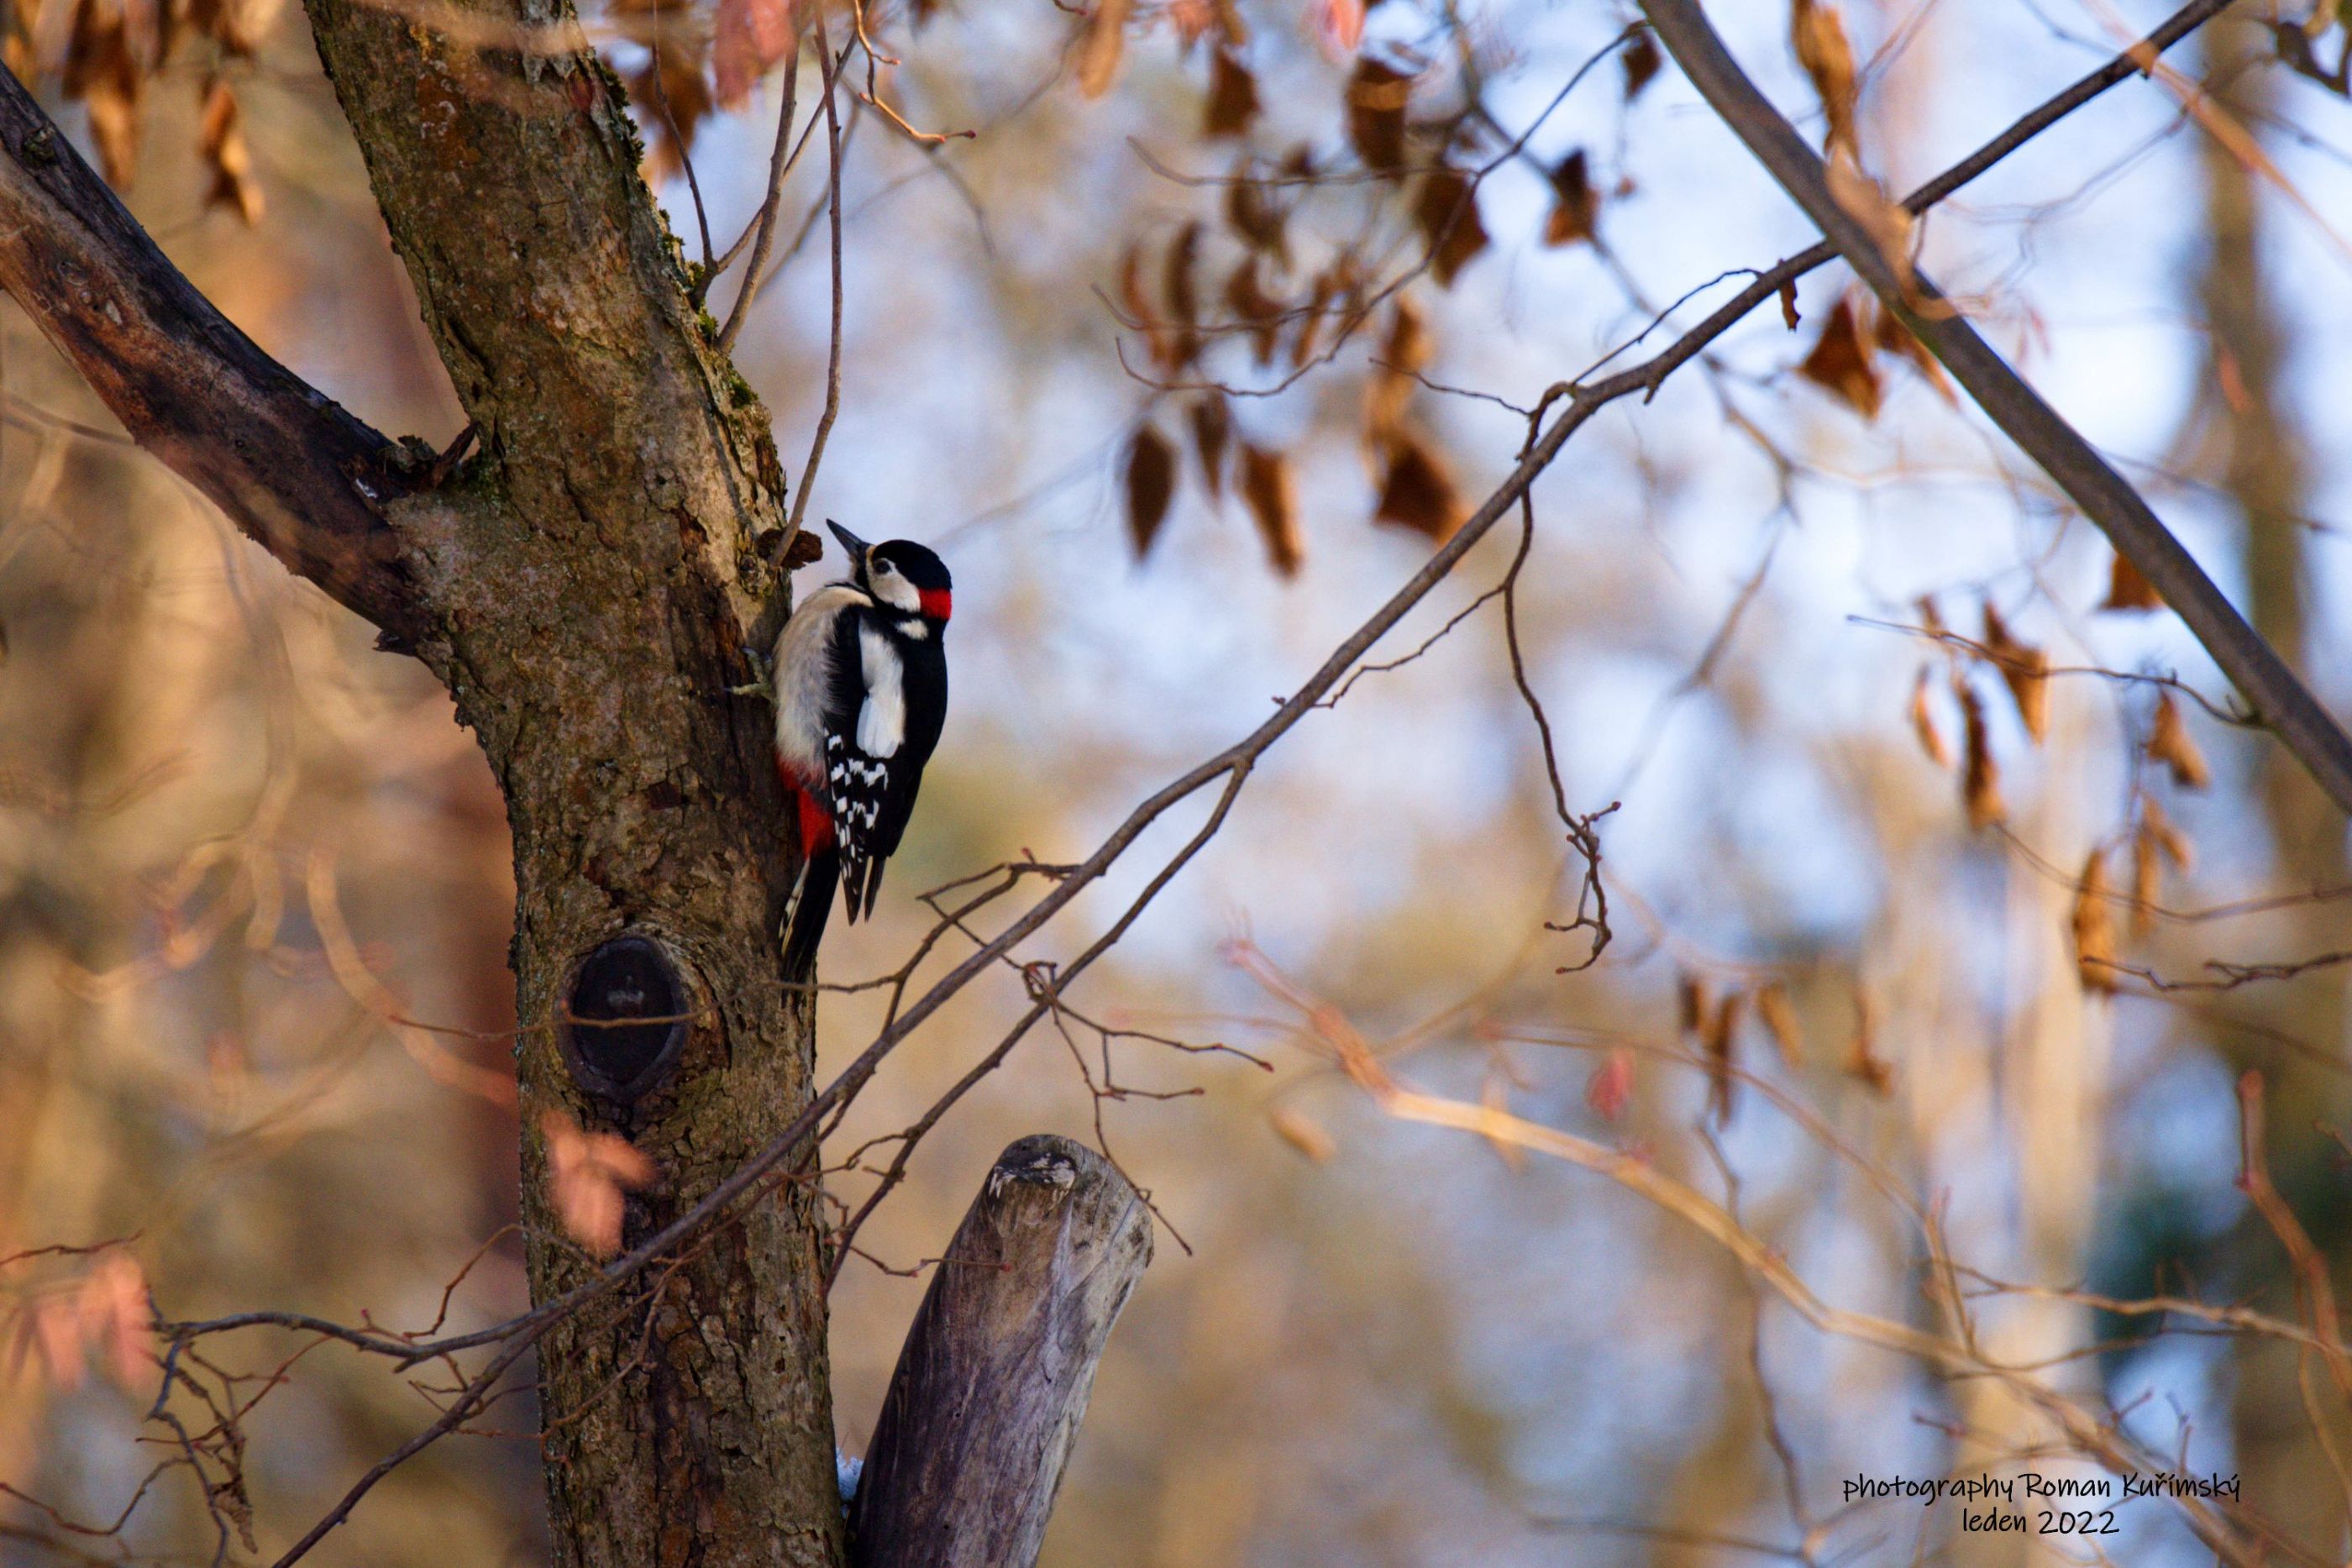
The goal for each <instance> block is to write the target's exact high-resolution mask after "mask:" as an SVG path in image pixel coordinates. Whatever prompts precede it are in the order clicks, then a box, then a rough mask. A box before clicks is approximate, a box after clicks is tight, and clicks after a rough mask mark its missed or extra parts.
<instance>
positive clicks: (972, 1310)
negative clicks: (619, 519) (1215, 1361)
mask: <svg viewBox="0 0 2352 1568" xmlns="http://www.w3.org/2000/svg"><path fill="white" fill-rule="evenodd" d="M1150 1261H1151V1219H1150V1215H1149V1213H1148V1212H1147V1211H1146V1210H1145V1208H1144V1206H1143V1200H1142V1199H1141V1198H1140V1197H1139V1196H1138V1195H1137V1193H1136V1190H1135V1188H1134V1187H1132V1186H1129V1185H1128V1181H1127V1178H1126V1177H1124V1176H1120V1175H1119V1174H1118V1170H1116V1169H1115V1168H1114V1167H1113V1166H1111V1164H1110V1162H1109V1161H1108V1160H1106V1159H1104V1158H1103V1157H1102V1156H1101V1155H1098V1154H1096V1153H1095V1152H1094V1151H1093V1150H1092V1149H1089V1148H1087V1147H1085V1146H1084V1145H1078V1144H1074V1143H1072V1142H1071V1141H1070V1140H1068V1139H1067V1138H1056V1137H1051V1136H1045V1135H1039V1136H1033V1137H1027V1138H1023V1139H1021V1140H1020V1141H1019V1142H1017V1143H1015V1144H1013V1145H1012V1146H1011V1147H1009V1148H1007V1149H1006V1150H1005V1151H1004V1153H1003V1155H999V1156H998V1157H997V1161H996V1164H995V1166H993V1167H992V1168H991V1169H990V1171H989V1173H988V1183H987V1185H986V1186H984V1187H983V1188H982V1191H981V1194H980V1196H979V1197H977V1198H975V1199H974V1200H973V1202H972V1206H971V1211H970V1212H969V1213H968V1214H966V1215H965V1216H964V1221H963V1224H962V1226H961V1227H960V1228H958V1229H957V1231H956V1235H955V1240H954V1241H953V1242H952V1243H951V1244H950V1246H949V1248H948V1250H947V1255H946V1257H945V1258H944V1259H943V1260H941V1261H940V1264H939V1267H938V1270H937V1271H936V1272H935V1273H933V1274H932V1276H931V1286H930V1289H929V1291H926V1292H925V1293H924V1296H923V1305H922V1310H921V1311H920V1312H918V1313H916V1315H915V1325H914V1327H913V1328H912V1329H910V1330H908V1333H907V1343H906V1344H905V1346H904V1347H903V1348H902V1349H901V1350H900V1351H899V1353H898V1370H897V1371H896V1372H894V1373H893V1374H892V1375H891V1378H890V1391H889V1393H888V1394H887V1396H885V1397H884V1399H883V1401H882V1415H881V1417H880V1419H879V1421H878V1422H877V1425H876V1427H875V1430H874V1443H873V1448H872V1451H871V1452H870V1453H868V1455H867V1456H866V1472H865V1476H864V1478H863V1479H862V1480H861V1482H860V1484H859V1487H858V1492H857V1506H856V1528H855V1531H854V1532H853V1533H854V1537H855V1542H856V1544H855V1560H856V1563H858V1564H859V1568H1029V1565H1030V1564H1032V1563H1035V1562H1036V1560H1037V1552H1038V1550H1039V1548H1040V1547H1042V1546H1043V1545H1044V1543H1045V1522H1046V1519H1047V1517H1048V1516H1049V1515H1050V1514H1051V1512H1052V1511H1053V1507H1054V1493H1055V1489H1056V1488H1058V1487H1059V1486H1060V1485H1061V1480H1062V1467H1063V1465H1064V1463H1065V1462H1066V1460H1067V1459H1068V1458H1069V1455H1070V1447H1071V1445H1072V1444H1073V1443H1074V1442H1076V1438H1077V1434H1078V1423H1079V1421H1080V1420H1081V1419H1083V1418H1084V1416H1085V1415H1086V1411H1087V1396H1088V1395H1089V1394H1090V1393H1091V1392H1092V1391H1093V1388H1094V1381H1095V1364H1096V1362H1097V1360H1099V1359H1100V1357H1101V1355H1102V1352H1103V1346H1104V1344H1105V1343H1108V1340H1109V1338H1110V1331H1111V1324H1112V1323H1113V1322H1115V1321H1117V1319H1118V1312H1119V1309H1120V1308H1121V1307H1123V1306H1125V1305H1126V1304H1127V1298H1128V1295H1129V1292H1130V1291H1133V1290H1134V1289H1135V1284H1136V1281H1138V1280H1140V1279H1141V1278H1142V1277H1143V1270H1144V1266H1145V1265H1146V1264H1148V1263H1150Z"/></svg>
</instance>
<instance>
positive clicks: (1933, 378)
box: [1871, 309, 1959, 408]
mask: <svg viewBox="0 0 2352 1568" xmlns="http://www.w3.org/2000/svg"><path fill="white" fill-rule="evenodd" d="M1871 336H1872V338H1873V340H1875V341H1876V343H1877V344H1878V347H1879V349H1880V350H1882V351H1884V352H1885V353H1889V354H1892V355H1894V356H1895V358H1896V359H1898V360H1901V361H1904V362H1905V363H1906V364H1908V365H1909V366H1910V367H1911V368H1912V369H1913V370H1915V371H1918V372H1919V375H1920V378H1921V379H1922V380H1924V381H1925V382H1927V384H1928V385H1929V386H1931V387H1933V388H1935V389H1936V395H1937V397H1940V398H1942V399H1943V400H1944V402H1946V403H1948V404H1949V405H1951V406H1952V407H1954V408H1958V406H1959V396H1958V393H1956V392H1953V391H1952V378H1951V377H1950V376H1948V375H1947V374H1945V373H1944V365H1943V361H1940V360H1938V359H1937V358H1936V356H1935V355H1933V354H1931V353H1929V352H1928V351H1927V344H1925V343H1923V342H1921V341H1920V340H1919V338H1918V334H1916V333H1915V332H1913V331H1912V330H1911V329H1910V328H1908V327H1906V326H1905V325H1904V324H1903V318H1901V317H1900V316H1897V315H1896V314H1895V312H1894V311H1892V310H1887V309H1881V310H1880V311H1879V312H1878V325H1877V326H1876V327H1875V328H1874V329H1873V330H1872V333H1871Z"/></svg>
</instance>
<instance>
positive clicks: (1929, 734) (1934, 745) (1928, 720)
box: [1911, 664, 1952, 768]
mask: <svg viewBox="0 0 2352 1568" xmlns="http://www.w3.org/2000/svg"><path fill="white" fill-rule="evenodd" d="M1927 682H1928V668H1927V665H1925V664H1922V665H1920V666H1919V678H1918V679H1917V680H1916V681H1915V682H1914V683H1912V686H1911V733H1912V734H1913V735H1915V736H1917V737H1919V749H1920V750H1922V751H1924V752H1926V753H1927V760H1928V761H1930V762H1932V763H1934V764H1935V765H1936V766H1937V767H1938V768H1949V767H1950V766H1951V765H1952V748H1951V747H1949V746H1948V745H1947V744H1945V741H1944V732H1943V731H1942V730H1941V729H1939V728H1938V727H1937V725H1936V716H1935V714H1934V713H1933V712H1932V711H1931V710H1930V709H1929V707H1928V705H1927Z"/></svg>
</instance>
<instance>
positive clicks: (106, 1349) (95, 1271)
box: [7, 1249, 156, 1390]
mask: <svg viewBox="0 0 2352 1568" xmlns="http://www.w3.org/2000/svg"><path fill="white" fill-rule="evenodd" d="M153 1325H154V1312H153V1311H152V1308H151V1307H150V1305H149V1303H148V1299H147V1275H146V1273H145V1271H144V1270H142V1269H141V1268H140V1267H139V1260H137V1259H135V1258H133V1257H131V1254H130V1253H128V1252H125V1251H122V1250H121V1249H110V1250H109V1251H107V1252H106V1253H104V1254H103V1255H102V1256H101V1257H100V1259H99V1260H98V1261H97V1262H96V1263H95V1264H94V1265H92V1266H91V1267H90V1268H89V1270H87V1271H86V1272H85V1273H84V1274H83V1275H82V1277H81V1279H80V1280H79V1282H77V1283H76V1284H74V1285H72V1286H71V1287H69V1288H67V1289H61V1290H49V1291H42V1292H41V1293H39V1294H38V1295H37V1296H35V1297H34V1298H33V1299H32V1300H31V1301H27V1302H26V1304H25V1306H24V1308H23V1310H22V1311H21V1312H19V1313H18V1314H17V1318H16V1332H15V1333H14V1335H13V1336H12V1340H11V1343H10V1345H9V1349H8V1359H7V1370H8V1373H9V1375H11V1376H13V1375H16V1374H17V1373H19V1372H21V1371H22V1370H23V1369H24V1367H25V1366H26V1364H28V1363H29V1362H30V1361H31V1360H32V1359H33V1358H34V1357H35V1356H38V1357H39V1359H40V1363H41V1370H42V1372H43V1374H44V1375H46V1376H47V1378H48V1380H49V1382H50V1384H51V1385H53V1386H55V1387H58V1388H74V1387H78V1386H79V1385H80V1383H81V1380H82V1377H83V1375H84V1374H85V1373H86V1371H87V1370H88V1367H89V1361H90V1358H91V1356H92V1355H93V1354H95V1355H97V1356H99V1357H100V1358H101V1359H102V1360H103V1361H104V1363H105V1365H106V1368H107V1370H108V1371H109V1372H110V1373H111V1374H112V1375H113V1376H114V1379H115V1381H116V1382H117V1383H119V1384H121V1385H122V1386H123V1387H124V1388H126V1389H134V1390H135V1389H137V1388H138V1387H139V1385H140V1384H141V1383H142V1381H143V1380H144V1379H146V1378H147V1377H149V1376H150V1375H152V1373H153V1371H154V1368H155V1365H156V1357H155V1351H154V1340H155V1333H154V1326H153Z"/></svg>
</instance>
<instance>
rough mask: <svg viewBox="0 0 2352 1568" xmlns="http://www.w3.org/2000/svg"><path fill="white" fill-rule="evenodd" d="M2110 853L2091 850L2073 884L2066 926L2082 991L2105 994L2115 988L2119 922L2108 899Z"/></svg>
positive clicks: (2101, 847) (2102, 850)
mask: <svg viewBox="0 0 2352 1568" xmlns="http://www.w3.org/2000/svg"><path fill="white" fill-rule="evenodd" d="M2109 896H2110V890H2109V888H2108V886H2107V852H2106V849H2105V846H2104V845H2101V846H2095V847H2094V848H2093V849H2092V851H2091V854H2090V858H2089V859H2088V860H2085V861H2084V862H2083V874H2082V875H2081V876H2080V877H2078V878H2076V879H2075V882H2074V912H2073V913H2072V915H2069V916H2068V920H2067V924H2068V925H2069V926H2070V927H2071V928H2072V930H2073V931H2074V970H2075V973H2076V974H2077V975H2079V976H2080V977H2082V981H2083V988H2084V990H2086V991H2097V992H2100V993H2102V994H2108V993H2112V992H2113V991H2114V990H2115V988H2116V971H2115V967H2114V966H2115V961H2116V919H2115V911H2114V909H2113V908H2111V907H2110V905H2109V904H2108V899H2109Z"/></svg>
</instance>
